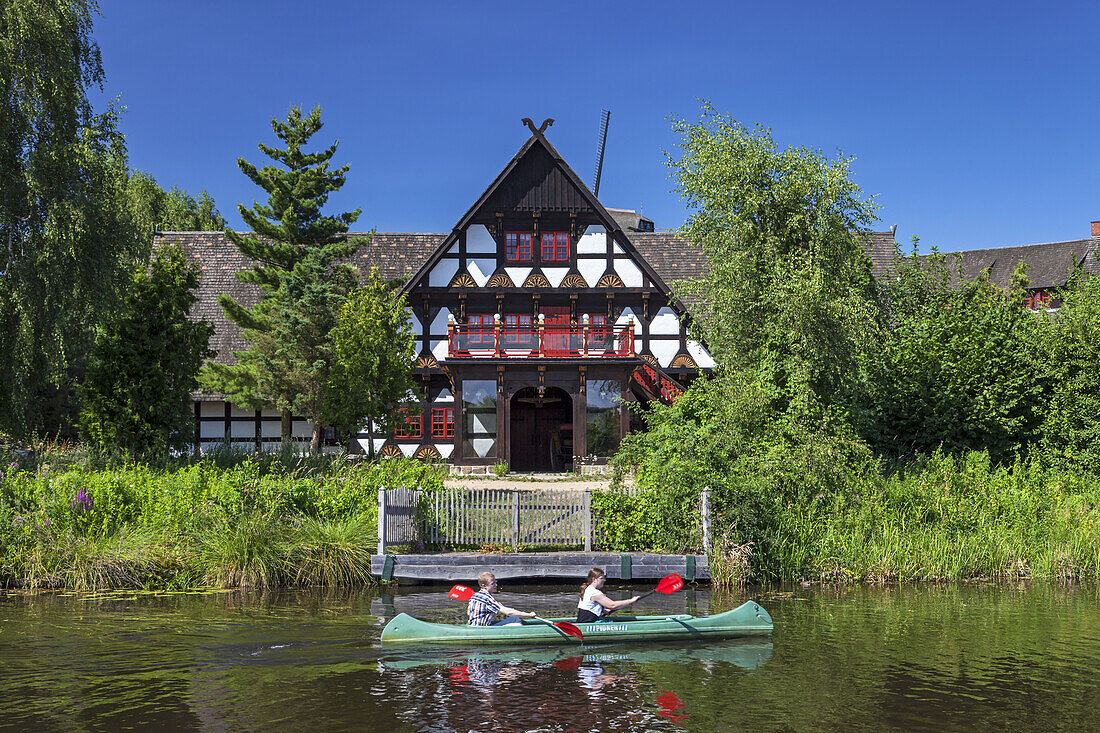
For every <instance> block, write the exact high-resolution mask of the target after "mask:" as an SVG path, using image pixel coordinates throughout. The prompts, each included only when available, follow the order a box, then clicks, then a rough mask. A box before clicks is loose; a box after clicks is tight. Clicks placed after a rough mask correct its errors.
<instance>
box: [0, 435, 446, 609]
mask: <svg viewBox="0 0 1100 733" xmlns="http://www.w3.org/2000/svg"><path fill="white" fill-rule="evenodd" d="M12 458H13V457H11V456H9V457H8V460H6V461H5V465H4V466H3V469H2V475H0V586H5V587H24V588H40V589H49V588H67V589H75V590H87V589H97V588H157V589H165V588H189V587H203V586H207V587H219V588H220V587H271V586H279V585H320V586H334V585H356V584H365V583H369V582H371V576H370V556H371V555H372V554H373V553H374V552H375V550H376V547H377V542H378V533H377V524H378V491H379V488H380V487H395V486H407V487H410V488H433V487H434V488H441V487H442V473H441V471H440V469H439V467H437V466H430V465H426V464H423V463H421V462H419V461H412V460H407V459H393V460H386V461H382V462H377V463H366V462H364V463H362V464H355V463H347V462H346V460H345V459H343V458H342V457H324V458H308V457H304V456H300V455H296V454H289V453H288V454H275V455H265V456H255V457H253V456H242V455H240V454H235V453H232V452H224V453H215V455H213V456H208V457H206V458H204V459H202V460H198V461H193V462H192V461H187V462H182V463H179V464H177V465H172V466H165V467H161V468H152V467H150V466H148V465H143V464H127V465H120V466H113V467H110V468H96V467H94V466H93V464H90V463H89V462H88V461H86V460H78V461H75V462H67V461H66V460H65V458H64V456H54V457H53V460H50V459H49V458H48V457H47V459H45V460H42V459H40V460H38V461H34V462H31V461H29V460H27V459H22V462H20V460H12Z"/></svg>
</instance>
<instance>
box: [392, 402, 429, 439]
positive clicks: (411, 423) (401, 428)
mask: <svg viewBox="0 0 1100 733" xmlns="http://www.w3.org/2000/svg"><path fill="white" fill-rule="evenodd" d="M422 435H424V416H423V415H421V414H420V413H419V412H414V411H413V409H412V408H410V407H399V408H397V425H396V426H395V427H394V431H393V437H395V438H420V437H421V436H422Z"/></svg>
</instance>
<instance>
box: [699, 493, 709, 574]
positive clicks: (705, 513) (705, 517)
mask: <svg viewBox="0 0 1100 733" xmlns="http://www.w3.org/2000/svg"><path fill="white" fill-rule="evenodd" d="M699 498H700V502H701V503H702V505H703V506H702V507H701V510H702V511H701V513H702V515H703V553H704V554H706V555H707V556H708V557H709V556H710V487H709V486H704V487H703V493H702V496H700V497H699Z"/></svg>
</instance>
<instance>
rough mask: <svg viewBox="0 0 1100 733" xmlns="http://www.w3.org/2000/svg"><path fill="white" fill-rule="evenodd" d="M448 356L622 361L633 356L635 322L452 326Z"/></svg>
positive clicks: (450, 326)
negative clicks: (622, 323) (618, 324)
mask: <svg viewBox="0 0 1100 733" xmlns="http://www.w3.org/2000/svg"><path fill="white" fill-rule="evenodd" d="M447 355H448V357H452V358H454V357H458V358H461V357H467V356H470V357H489V358H499V357H506V358H532V359H538V358H544V359H545V358H549V359H604V358H608V359H624V358H630V357H633V356H634V323H633V322H630V323H629V324H627V325H626V326H618V327H616V326H589V325H575V324H564V323H563V324H557V323H546V324H537V325H532V326H526V325H524V326H505V325H502V324H499V323H498V324H494V325H475V326H466V325H458V324H455V323H451V324H448V327H447Z"/></svg>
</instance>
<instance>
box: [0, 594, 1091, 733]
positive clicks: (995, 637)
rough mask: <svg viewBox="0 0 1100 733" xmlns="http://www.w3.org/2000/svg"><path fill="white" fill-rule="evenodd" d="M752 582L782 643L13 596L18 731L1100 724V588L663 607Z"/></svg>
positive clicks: (309, 603) (188, 601) (330, 600)
mask: <svg viewBox="0 0 1100 733" xmlns="http://www.w3.org/2000/svg"><path fill="white" fill-rule="evenodd" d="M643 587H644V586H643ZM639 589H641V588H639ZM624 591H625V589H620V590H617V591H616V590H612V591H611V593H610V595H612V597H618V595H619V593H620V592H624ZM499 597H500V598H501V600H502V601H504V602H505V603H507V604H508V605H512V606H515V607H519V608H530V609H532V610H535V611H538V612H540V614H541V615H545V616H550V615H566V614H567V613H569V612H571V609H572V608H573V607H574V606H575V604H576V594H575V592H574V590H573V587H572V586H561V585H557V586H533V585H531V586H512V587H506V588H503V589H502V591H501V593H500V594H499ZM746 598H753V599H755V600H757V601H758V602H760V603H761V605H763V606H764V607H765V608H766V609H767V610H768V611H769V612H770V613H771V615H772V617H773V618H774V620H775V633H774V634H773V635H772V636H771V637H768V638H756V639H749V640H730V641H723V642H719V643H711V644H705V645H699V644H693V643H679V644H665V645H660V646H653V645H621V644H620V645H591V646H589V645H586V646H583V647H581V646H564V647H546V648H537V649H510V650H509V649H491V648H486V649H483V650H480V651H472V650H451V651H430V650H423V649H403V648H390V647H389V646H387V647H383V646H382V645H381V644H380V643H379V641H378V638H379V634H380V632H381V628H382V624H384V623H385V620H386V619H387V618H389V617H391V616H392V615H394V614H395V613H400V612H402V611H404V612H408V613H412V614H414V615H417V616H419V617H422V618H426V619H430V620H436V621H455V622H458V621H461V620H462V615H463V609H462V607H461V606H460V605H456V604H454V603H453V602H451V601H450V600H449V599H448V598H447V596H446V587H438V586H416V587H407V588H405V587H403V588H400V589H398V590H396V591H394V592H391V593H387V594H383V595H379V594H378V593H377V592H375V591H369V590H364V591H355V592H344V593H332V594H321V593H310V592H281V593H279V594H275V595H260V594H248V593H241V592H228V593H212V594H211V593H207V594H176V595H157V596H154V595H145V594H117V595H105V596H100V597H87V596H65V595H37V596H27V595H10V594H9V595H7V596H0V729H4V730H27V731H71V730H97V731H98V730H103V731H115V730H128V729H154V730H234V731H235V730H264V731H268V730H279V731H329V730H367V731H475V730H476V731H577V732H578V733H579V732H582V731H664V730H698V731H722V730H727V731H734V730H754V731H772V730H791V731H812V730H853V729H858V730H935V731H942V730H967V731H971V730H997V731H1011V730H1028V731H1034V730H1042V731H1050V730H1100V590H1098V589H1097V587H1096V586H1095V585H1088V586H1063V585H1051V584H1040V583H1033V584H1025V585H1017V584H1010V585H1005V584H999V585H977V584H967V585H945V586H941V585H927V586H904V587H897V588H890V587H888V588H879V587H875V588H867V587H859V586H857V587H843V588H826V589H821V588H806V589H804V588H801V587H799V586H795V587H793V588H792V587H770V588H756V589H753V590H752V591H750V592H748V593H746V594H725V595H723V594H718V593H712V592H711V591H710V590H709V589H708V588H698V589H690V588H689V589H688V590H686V591H681V592H680V593H677V594H675V595H671V596H661V595H654V596H650V597H649V598H648V599H647V600H646V601H645V602H644V603H645V605H646V610H648V611H650V612H653V613H665V612H670V613H672V612H674V613H711V612H719V611H724V610H727V609H729V608H733V607H735V606H737V605H739V604H740V603H741V602H743V601H744V600H745V599H746ZM639 610H640V611H641V610H642V609H641V608H639Z"/></svg>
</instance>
